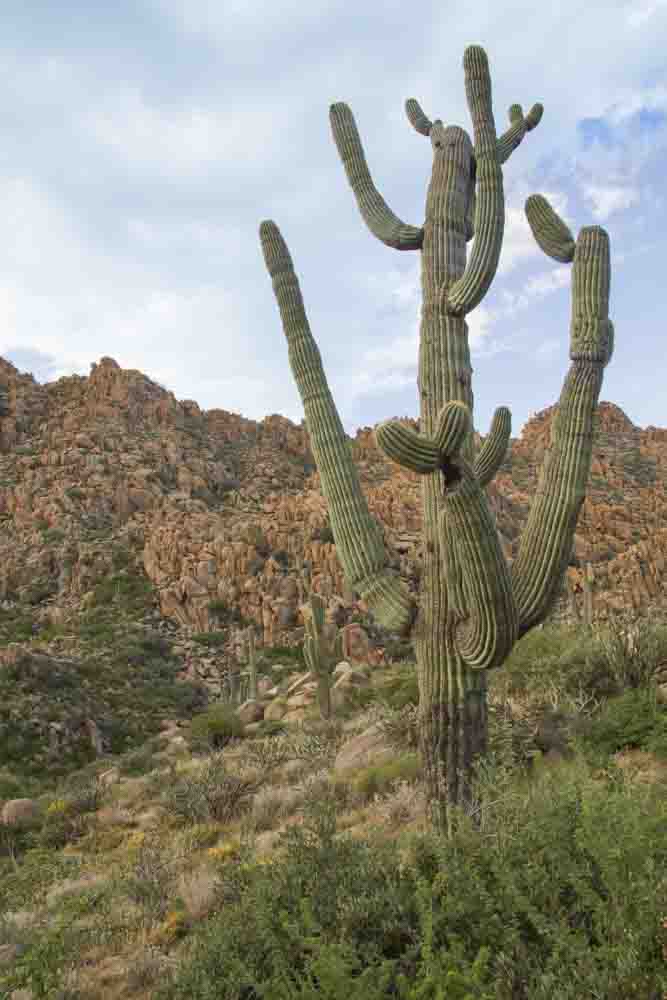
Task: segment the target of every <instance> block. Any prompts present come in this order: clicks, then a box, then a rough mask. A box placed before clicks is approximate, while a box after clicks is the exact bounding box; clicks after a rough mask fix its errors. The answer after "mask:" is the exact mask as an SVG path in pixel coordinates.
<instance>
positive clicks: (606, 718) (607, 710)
mask: <svg viewBox="0 0 667 1000" xmlns="http://www.w3.org/2000/svg"><path fill="white" fill-rule="evenodd" d="M577 738H578V739H579V741H580V743H581V746H582V749H583V750H584V752H587V751H588V752H589V753H592V754H593V755H598V756H602V757H604V756H608V755H610V754H614V753H617V752H618V751H619V750H626V749H639V750H648V751H651V752H653V753H655V754H657V755H659V756H661V757H663V758H667V708H666V707H665V706H664V705H661V704H660V703H659V702H657V701H656V698H655V695H654V693H653V692H652V691H650V690H647V689H642V688H631V689H630V690H628V691H626V692H625V693H624V694H622V695H619V696H618V697H617V698H613V699H611V700H610V701H609V702H607V704H606V705H604V707H603V708H602V709H601V710H600V711H599V712H598V713H597V714H596V715H594V716H593V717H592V718H589V719H588V720H585V721H584V722H582V724H581V726H580V731H579V733H578V736H577Z"/></svg>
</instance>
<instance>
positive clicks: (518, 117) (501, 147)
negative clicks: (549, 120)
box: [496, 104, 544, 163]
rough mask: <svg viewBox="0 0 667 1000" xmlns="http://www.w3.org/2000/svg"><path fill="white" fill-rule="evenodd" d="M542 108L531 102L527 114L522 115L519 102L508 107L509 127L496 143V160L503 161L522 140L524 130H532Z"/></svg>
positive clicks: (540, 115) (537, 122)
mask: <svg viewBox="0 0 667 1000" xmlns="http://www.w3.org/2000/svg"><path fill="white" fill-rule="evenodd" d="M543 113H544V108H543V106H542V105H541V104H533V106H532V108H531V109H530V111H529V112H528V114H527V115H526V116H525V117H524V114H523V109H522V107H521V105H520V104H513V105H512V107H511V108H510V109H509V112H508V117H509V120H510V123H511V124H510V127H509V128H508V129H507V131H506V132H503V134H502V135H501V136H500V138H499V139H498V141H497V143H496V149H497V151H498V162H499V163H504V162H505V161H506V160H508V159H509V157H510V156H511V155H512V153H513V152H514V150H515V149H516V148H517V146H518V145H519V144H520V143H521V141H522V140H523V137H524V136H525V134H526V132H532V130H533V129H534V128H535V127H536V126H537V125H538V124H539V123H540V120H541V118H542V115H543Z"/></svg>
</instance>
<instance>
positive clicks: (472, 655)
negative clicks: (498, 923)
mask: <svg viewBox="0 0 667 1000" xmlns="http://www.w3.org/2000/svg"><path fill="white" fill-rule="evenodd" d="M463 68H464V74H465V87H466V97H467V102H468V107H469V110H470V114H471V117H472V123H473V137H474V142H473V141H471V139H470V137H469V136H468V134H467V133H466V132H465V131H464V130H463V129H462V128H459V127H458V126H456V125H447V126H445V125H443V123H442V121H440V120H439V119H436V120H435V121H433V122H432V121H430V120H429V119H428V118H427V117H426V115H425V114H424V112H423V111H422V110H421V108H420V106H419V105H418V103H417V102H416V101H415V100H412V99H411V100H408V101H407V102H406V113H407V116H408V119H409V121H410V123H411V124H412V125H413V127H414V128H415V129H416V130H417V132H419V133H420V134H421V135H424V136H427V137H428V138H430V140H431V146H432V152H433V170H432V174H431V181H430V184H429V188H428V193H427V197H426V212H425V221H424V225H423V226H421V227H415V226H410V225H406V224H405V223H404V222H402V221H401V220H400V219H399V218H398V217H397V216H396V215H394V213H393V212H392V211H391V210H390V209H389V207H388V206H387V204H386V202H385V201H384V199H383V198H382V196H381V195H380V194H379V192H378V191H377V190H376V188H375V186H374V184H373V181H372V179H371V175H370V172H369V170H368V166H367V164H366V159H365V156H364V152H363V148H362V145H361V140H360V138H359V133H358V131H357V127H356V124H355V121H354V118H353V116H352V112H351V111H350V109H349V108H348V107H347V105H345V104H334V105H332V106H331V110H330V119H331V127H332V131H333V137H334V141H335V143H336V146H337V148H338V152H339V154H340V157H341V159H342V161H343V166H344V168H345V172H346V174H347V178H348V181H349V183H350V185H351V187H352V190H353V192H354V195H355V197H356V200H357V204H358V206H359V210H360V212H361V215H362V218H363V219H364V221H365V223H366V225H367V226H368V228H369V229H370V231H371V233H373V235H375V236H376V237H377V238H378V239H379V240H381V241H382V242H383V243H385V244H386V245H387V246H390V247H393V248H394V249H397V250H420V251H421V261H422V291H423V305H422V318H421V330H420V344H419V377H418V387H419V397H420V422H419V432H416V431H414V430H412V429H411V428H410V427H408V426H406V425H405V424H402V423H400V422H398V421H388V422H386V423H383V424H380V425H379V426H378V427H377V429H376V432H375V434H376V440H377V442H378V445H379V447H380V448H381V449H382V450H383V451H384V452H385V454H387V455H388V456H389V457H390V458H391V459H393V460H394V461H396V462H398V463H399V464H400V465H403V466H405V467H407V468H410V469H412V470H414V471H415V472H417V473H419V474H420V475H421V477H422V498H423V508H424V524H423V536H424V537H423V541H424V544H423V552H424V558H423V565H422V572H421V577H420V585H419V594H418V598H417V599H415V598H414V597H413V595H412V594H411V593H409V591H408V589H407V587H406V586H405V584H404V583H403V581H402V580H401V579H400V578H399V577H398V575H397V574H396V573H395V572H394V571H393V570H392V569H391V568H390V565H389V561H388V556H387V553H386V551H385V548H384V544H383V540H382V534H381V532H380V528H379V525H378V524H377V522H376V521H375V520H374V519H373V518H372V517H371V515H370V513H369V510H368V506H367V503H366V500H365V498H364V496H363V494H362V491H361V488H360V485H359V477H358V475H357V471H356V468H355V466H354V465H353V463H352V459H351V455H350V452H349V449H348V447H347V443H346V438H345V434H344V431H343V427H342V424H341V421H340V417H339V415H338V412H337V410H336V407H335V404H334V401H333V399H332V397H331V393H330V391H329V386H328V384H327V380H326V377H325V374H324V371H323V368H322V360H321V357H320V352H319V350H318V348H317V345H316V343H315V341H314V339H313V337H312V334H311V331H310V327H309V325H308V320H307V318H306V313H305V310H304V306H303V301H302V298H301V292H300V289H299V283H298V280H297V277H296V275H295V273H294V268H293V265H292V259H291V257H290V254H289V251H288V249H287V246H286V244H285V242H284V240H283V238H282V235H281V233H280V231H279V229H278V227H277V226H276V225H275V223H273V222H269V221H267V222H262V224H261V226H260V238H261V243H262V249H263V252H264V258H265V261H266V266H267V268H268V271H269V274H270V275H271V278H272V280H273V288H274V292H275V295H276V298H277V301H278V306H279V308H280V313H281V317H282V322H283V328H284V331H285V336H286V338H287V343H288V348H289V360H290V365H291V367H292V372H293V375H294V378H295V380H296V383H297V386H298V388H299V392H300V395H301V399H302V401H303V405H304V410H305V415H306V421H307V425H308V430H309V434H310V440H311V447H312V451H313V455H314V458H315V461H316V463H317V467H318V469H319V472H320V478H321V482H322V491H323V493H324V496H325V498H326V500H327V504H328V507H329V514H330V520H331V527H332V531H333V535H334V540H335V543H336V552H337V555H338V558H339V559H340V561H341V564H342V567H343V571H344V574H345V578H346V580H347V582H348V583H349V585H350V586H351V587H353V588H354V589H355V590H356V591H357V592H358V593H359V594H360V595H361V597H362V598H363V600H364V601H365V602H366V604H367V605H368V606H369V608H370V610H371V611H372V612H373V614H374V615H375V617H376V618H377V619H378V621H380V623H381V624H383V625H384V626H386V627H388V628H389V629H391V630H393V631H396V632H399V633H401V634H403V635H407V636H410V637H411V638H412V640H413V643H414V649H415V655H416V662H417V675H418V683H419V695H420V706H419V729H420V746H421V753H422V758H423V764H424V772H425V776H426V785H427V794H428V800H429V804H430V814H431V819H432V822H433V824H434V825H435V826H436V828H438V829H447V830H449V831H451V829H452V822H453V818H454V816H455V813H456V810H455V809H453V808H451V807H453V806H459V807H462V808H464V809H465V808H466V806H467V805H468V804H469V802H470V796H471V778H472V773H473V772H472V768H473V762H474V759H475V757H476V756H477V755H480V754H483V753H484V752H485V749H486V742H487V701H486V690H487V671H488V670H490V669H492V668H493V667H497V666H500V665H501V664H502V663H503V662H504V660H505V659H506V657H507V656H508V654H509V652H510V650H511V649H512V646H513V645H514V643H515V642H516V640H517V639H518V638H519V637H521V636H522V635H524V634H525V633H526V632H527V631H528V630H529V629H531V628H533V627H534V626H535V625H537V624H539V623H540V622H542V621H544V619H545V618H546V616H547V614H548V612H549V610H550V608H551V606H552V604H553V602H554V601H555V599H556V597H557V595H558V593H559V591H560V589H561V586H562V583H563V576H564V573H565V569H566V566H567V561H568V556H569V553H570V551H571V548H572V541H573V537H574V531H575V527H576V523H577V518H578V515H579V509H580V507H581V504H582V502H583V499H584V495H585V487H586V481H587V478H588V473H589V468H590V460H591V450H592V440H593V415H594V412H595V408H596V406H597V401H598V396H599V392H600V388H601V385H602V375H603V369H604V366H605V365H606V364H607V362H608V361H609V359H610V357H611V353H612V349H613V327H612V325H611V323H610V321H609V319H608V305H609V240H608V237H607V234H606V233H605V231H604V230H603V229H600V228H599V227H597V226H591V227H586V228H584V229H582V230H581V231H580V233H579V235H578V237H577V239H576V241H575V239H574V237H573V236H572V234H571V233H570V231H569V229H568V228H567V226H566V225H565V224H564V222H563V221H562V220H561V219H560V218H559V217H558V216H557V215H556V213H555V212H554V211H553V209H552V208H551V206H550V205H549V204H548V202H547V201H546V199H545V198H543V197H541V196H540V195H531V197H530V198H528V200H527V201H526V206H525V208H526V215H527V217H528V222H529V224H530V227H531V229H532V231H533V235H534V237H535V239H536V241H537V242H538V244H539V245H540V247H541V248H542V250H543V251H544V252H545V253H546V254H547V255H549V256H550V257H552V258H553V259H554V260H557V261H560V262H573V270H572V324H571V336H570V358H571V360H572V364H571V367H570V370H569V372H568V374H567V376H566V378H565V382H564V385H563V389H562V392H561V396H560V401H559V406H558V412H557V414H556V416H555V419H554V421H553V425H552V431H551V446H550V448H549V449H548V450H547V451H546V453H545V457H544V463H543V467H542V470H541V473H540V479H539V484H538V488H537V493H536V496H535V498H534V501H533V504H532V506H531V510H530V514H529V518H528V523H527V525H526V528H525V530H524V533H523V537H522V539H521V542H520V547H519V551H518V555H517V558H516V559H515V561H514V563H513V565H512V566H511V567H510V566H509V565H508V564H507V562H506V560H505V556H504V553H503V551H502V548H501V545H500V542H499V539H498V534H497V531H496V528H495V524H494V520H493V517H492V515H491V512H490V510H489V505H488V502H487V498H486V494H485V492H484V488H485V486H486V485H487V484H488V483H489V482H490V481H491V480H492V478H493V476H494V475H495V473H496V471H497V469H498V467H499V466H500V464H501V462H502V460H503V458H504V455H505V452H506V450H507V445H508V441H509V437H510V424H511V418H510V412H509V410H508V409H506V408H505V407H500V408H499V409H497V410H496V412H495V414H494V417H493V421H492V424H491V430H490V433H489V435H488V436H487V438H486V439H485V441H484V444H483V446H482V447H481V449H480V450H479V452H478V454H477V455H475V454H474V443H473V434H472V431H473V424H472V412H473V394H472V386H471V372H472V368H471V365H470V351H469V347H468V327H467V324H466V321H465V317H466V315H467V314H468V313H469V312H470V311H471V310H472V309H474V308H475V306H477V305H478V304H479V303H480V302H481V301H482V299H483V297H484V295H485V294H486V292H487V291H488V289H489V286H490V285H491V282H492V280H493V277H494V275H495V272H496V268H497V265H498V257H499V254H500V249H501V244H502V237H503V227H504V194H503V174H502V169H501V166H502V164H503V163H504V162H505V161H506V160H507V159H508V158H509V156H510V155H511V154H512V153H513V152H514V150H515V149H516V148H517V146H518V145H519V144H520V143H521V141H522V140H523V138H524V136H525V134H526V132H529V131H530V130H531V129H533V128H535V126H536V125H537V124H538V123H539V121H540V119H541V117H542V106H541V105H540V104H535V105H534V107H533V108H532V109H531V111H530V112H529V113H528V114H527V115H525V116H524V114H523V112H522V110H521V107H520V106H519V105H518V104H514V105H512V107H511V108H510V109H509V119H510V127H509V128H508V129H507V131H506V132H504V133H503V134H502V135H501V136H497V134H496V127H495V123H494V118H493V111H492V106H491V80H490V75H489V67H488V62H487V58H486V54H485V52H484V50H483V49H482V48H480V47H479V46H476V45H473V46H470V47H468V48H467V49H466V51H465V55H464V59H463ZM473 236H474V238H475V240H474V245H473V249H472V253H471V255H470V260H469V261H467V263H466V243H467V241H469V240H470V239H472V238H473Z"/></svg>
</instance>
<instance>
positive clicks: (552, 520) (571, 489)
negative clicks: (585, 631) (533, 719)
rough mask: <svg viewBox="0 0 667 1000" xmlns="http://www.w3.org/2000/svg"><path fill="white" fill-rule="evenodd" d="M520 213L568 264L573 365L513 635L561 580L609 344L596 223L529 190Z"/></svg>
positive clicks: (538, 503) (518, 579)
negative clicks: (575, 220)
mask: <svg viewBox="0 0 667 1000" xmlns="http://www.w3.org/2000/svg"><path fill="white" fill-rule="evenodd" d="M526 215H527V216H528V222H529V224H530V227H531V229H532V230H533V235H534V236H535V239H536V240H537V242H538V243H539V244H540V246H542V248H543V249H545V248H546V247H548V248H549V249H547V250H546V252H547V253H549V254H550V256H554V257H555V259H557V260H563V259H567V258H568V255H569V257H570V259H572V260H573V261H574V263H573V268H572V320H571V326H570V358H571V360H572V364H571V366H570V370H569V372H568V374H567V376H566V378H565V381H564V384H563V389H562V391H561V395H560V399H559V403H558V410H557V412H556V415H555V417H554V420H553V423H552V429H551V447H550V448H549V449H548V450H547V451H546V453H545V456H544V462H543V465H542V469H541V471H540V479H539V483H538V488H537V494H536V496H535V498H534V500H533V503H532V505H531V509H530V514H529V517H528V523H527V525H526V528H525V529H524V532H523V535H522V537H521V543H520V545H519V551H518V554H517V557H516V559H515V561H514V564H513V566H512V582H513V586H514V594H515V599H516V602H517V607H518V609H519V635H520V636H521V635H524V634H525V633H526V632H527V631H528V630H529V629H531V628H533V626H534V625H537V624H539V623H540V622H541V621H544V619H545V618H546V616H547V614H548V612H549V610H550V608H551V606H552V604H553V602H554V601H555V599H556V597H557V595H558V593H559V591H560V588H561V586H562V583H563V576H564V574H565V571H566V569H567V563H568V559H569V556H570V552H571V550H572V542H573V538H574V532H575V529H576V526H577V518H578V516H579V510H580V508H581V504H582V503H583V500H584V497H585V494H586V482H587V479H588V474H589V471H590V463H591V454H592V449H593V418H594V415H595V409H596V406H597V401H598V397H599V394H600V389H601V386H602V378H603V372H604V368H605V366H606V365H607V364H608V362H609V360H610V359H611V356H612V353H613V347H614V328H613V326H612V324H611V322H610V320H609V283H610V260H609V237H608V235H607V233H606V232H605V231H604V229H601V228H600V227H599V226H587V227H584V228H583V229H581V230H580V232H579V236H578V238H577V241H576V244H575V245H574V249H573V251H570V243H572V242H573V241H572V240H571V234H570V233H569V230H568V229H567V227H566V226H565V224H564V223H563V222H562V220H561V219H559V217H558V216H557V215H556V213H555V212H554V211H553V209H552V208H551V206H550V205H549V203H548V202H547V201H546V199H545V198H542V197H541V196H539V195H532V196H531V197H530V198H529V199H528V200H527V202H526Z"/></svg>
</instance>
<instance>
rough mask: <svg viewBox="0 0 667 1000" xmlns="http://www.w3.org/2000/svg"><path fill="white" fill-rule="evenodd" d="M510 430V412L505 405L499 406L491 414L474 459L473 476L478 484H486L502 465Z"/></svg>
mask: <svg viewBox="0 0 667 1000" xmlns="http://www.w3.org/2000/svg"><path fill="white" fill-rule="evenodd" d="M511 431H512V414H511V413H510V411H509V410H508V409H507V407H506V406H499V407H498V409H497V410H496V412H495V413H494V414H493V420H492V421H491V429H490V431H489V433H488V436H487V438H486V440H485V441H484V444H483V445H482V447H481V448H480V451H479V455H478V456H477V458H476V459H475V466H474V469H475V476H476V477H477V480H478V482H479V484H480V486H488V484H489V483H490V482H491V480H492V479H493V477H494V476H495V474H496V472H497V471H498V469H499V468H500V466H501V465H502V463H503V461H504V459H505V455H506V454H507V445H508V442H509V439H510V433H511Z"/></svg>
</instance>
